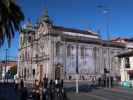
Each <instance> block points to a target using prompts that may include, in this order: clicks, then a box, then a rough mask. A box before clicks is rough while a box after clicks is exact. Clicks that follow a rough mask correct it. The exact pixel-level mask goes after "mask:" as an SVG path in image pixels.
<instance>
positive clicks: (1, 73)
mask: <svg viewBox="0 0 133 100" xmlns="http://www.w3.org/2000/svg"><path fill="white" fill-rule="evenodd" d="M14 66H17V61H14V60H7V61H5V60H2V61H0V80H1V79H4V78H5V76H6V75H7V73H8V71H9V70H10V69H11V68H12V67H14Z"/></svg>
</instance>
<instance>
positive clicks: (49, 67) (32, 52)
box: [18, 10, 125, 81]
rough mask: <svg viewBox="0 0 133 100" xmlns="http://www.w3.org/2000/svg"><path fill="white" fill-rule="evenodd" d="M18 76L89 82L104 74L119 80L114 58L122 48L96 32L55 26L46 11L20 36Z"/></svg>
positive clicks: (32, 78) (120, 44)
mask: <svg viewBox="0 0 133 100" xmlns="http://www.w3.org/2000/svg"><path fill="white" fill-rule="evenodd" d="M19 45H20V48H19V53H18V76H19V77H20V78H24V79H25V80H27V81H34V80H42V79H43V78H44V77H45V76H46V77H48V78H49V79H56V78H59V79H65V80H74V79H75V75H76V74H78V75H79V79H80V80H89V79H90V78H91V77H99V76H102V75H103V74H104V69H106V70H108V71H109V72H110V75H111V76H113V77H115V78H116V77H120V68H119V64H120V60H119V58H117V57H116V56H115V55H117V54H119V53H120V52H122V51H123V50H125V45H123V44H122V43H116V42H112V41H107V40H102V39H101V38H100V36H99V34H98V33H97V32H94V31H92V30H81V29H74V28H67V27H62V26H56V25H54V24H53V23H52V21H51V20H50V18H49V16H48V11H47V10H46V11H45V13H44V15H43V16H41V17H40V19H39V21H38V22H37V24H35V25H33V24H32V23H31V21H29V22H28V24H27V25H26V27H25V28H23V30H22V32H21V33H20V42H19Z"/></svg>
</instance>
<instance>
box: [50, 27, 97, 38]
mask: <svg viewBox="0 0 133 100" xmlns="http://www.w3.org/2000/svg"><path fill="white" fill-rule="evenodd" d="M53 28H54V29H55V30H57V31H61V32H74V33H82V34H86V35H93V36H99V34H97V33H95V32H93V31H89V30H80V29H75V28H66V27H62V26H53Z"/></svg>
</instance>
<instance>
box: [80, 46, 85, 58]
mask: <svg viewBox="0 0 133 100" xmlns="http://www.w3.org/2000/svg"><path fill="white" fill-rule="evenodd" d="M80 54H81V58H82V59H83V58H84V57H85V48H84V47H81V49H80Z"/></svg>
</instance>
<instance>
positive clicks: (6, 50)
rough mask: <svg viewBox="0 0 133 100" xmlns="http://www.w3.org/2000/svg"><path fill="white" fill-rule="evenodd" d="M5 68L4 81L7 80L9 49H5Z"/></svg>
mask: <svg viewBox="0 0 133 100" xmlns="http://www.w3.org/2000/svg"><path fill="white" fill-rule="evenodd" d="M5 52H6V53H5V68H4V74H5V75H4V79H5V80H6V70H7V52H8V49H5Z"/></svg>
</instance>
